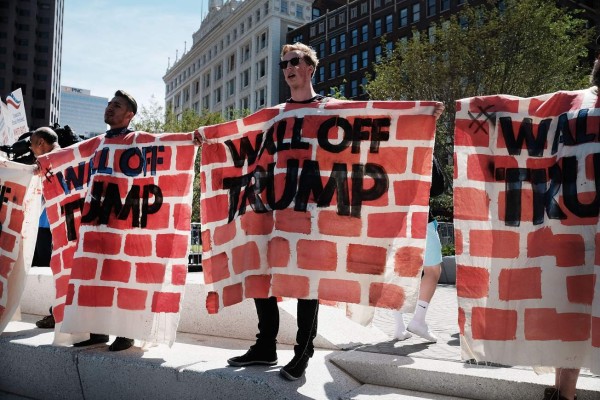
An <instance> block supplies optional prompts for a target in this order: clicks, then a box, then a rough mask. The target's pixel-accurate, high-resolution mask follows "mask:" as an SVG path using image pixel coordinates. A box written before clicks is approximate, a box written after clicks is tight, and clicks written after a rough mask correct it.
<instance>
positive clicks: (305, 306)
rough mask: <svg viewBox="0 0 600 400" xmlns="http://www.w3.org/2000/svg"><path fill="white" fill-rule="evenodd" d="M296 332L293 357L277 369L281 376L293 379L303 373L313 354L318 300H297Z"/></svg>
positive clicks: (317, 317)
mask: <svg viewBox="0 0 600 400" xmlns="http://www.w3.org/2000/svg"><path fill="white" fill-rule="evenodd" d="M296 314H297V319H298V333H297V334H296V343H297V344H296V345H295V346H294V358H292V361H290V362H289V363H288V364H287V365H286V366H285V367H283V368H281V370H279V373H280V374H281V376H283V377H284V378H285V379H288V380H290V381H295V380H297V379H299V378H300V377H302V375H304V372H305V371H306V368H307V367H308V360H309V359H310V358H311V357H312V356H313V354H314V352H315V348H314V345H313V341H314V340H315V337H316V336H317V325H318V319H319V300H303V299H299V300H298V308H297V312H296Z"/></svg>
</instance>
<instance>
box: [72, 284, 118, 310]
mask: <svg viewBox="0 0 600 400" xmlns="http://www.w3.org/2000/svg"><path fill="white" fill-rule="evenodd" d="M114 292H115V288H114V287H112V286H87V285H81V286H79V292H78V294H77V304H78V305H80V306H85V307H111V306H112V305H113V295H114Z"/></svg>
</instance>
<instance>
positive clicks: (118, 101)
mask: <svg viewBox="0 0 600 400" xmlns="http://www.w3.org/2000/svg"><path fill="white" fill-rule="evenodd" d="M127 106H128V104H127V100H125V99H124V98H122V97H117V96H115V97H113V98H112V100H111V101H109V102H108V105H107V106H106V109H105V110H104V122H106V123H107V124H108V126H110V128H111V129H114V128H125V127H127V126H128V125H129V121H131V119H132V118H133V115H134V114H133V111H130V110H129V108H128V107H127Z"/></svg>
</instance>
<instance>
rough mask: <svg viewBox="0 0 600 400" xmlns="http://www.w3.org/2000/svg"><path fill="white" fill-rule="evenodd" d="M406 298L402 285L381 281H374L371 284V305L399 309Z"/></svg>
mask: <svg viewBox="0 0 600 400" xmlns="http://www.w3.org/2000/svg"><path fill="white" fill-rule="evenodd" d="M405 300H406V295H405V293H404V289H403V288H402V287H400V286H397V285H392V284H389V283H381V282H373V283H371V285H370V286H369V305H370V306H373V307H382V308H391V309H394V310H397V309H399V308H400V307H402V305H404V301H405Z"/></svg>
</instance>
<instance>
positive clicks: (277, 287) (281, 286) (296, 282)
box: [271, 274, 310, 299]
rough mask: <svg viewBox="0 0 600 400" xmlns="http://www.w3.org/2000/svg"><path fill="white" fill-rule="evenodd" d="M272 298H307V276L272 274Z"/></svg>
mask: <svg viewBox="0 0 600 400" xmlns="http://www.w3.org/2000/svg"><path fill="white" fill-rule="evenodd" d="M271 284H272V288H273V289H272V293H273V296H280V297H292V298H295V299H301V298H305V297H308V295H309V290H310V280H309V279H308V277H307V276H296V275H283V274H273V279H272V283H271Z"/></svg>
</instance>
